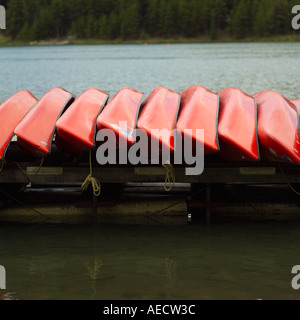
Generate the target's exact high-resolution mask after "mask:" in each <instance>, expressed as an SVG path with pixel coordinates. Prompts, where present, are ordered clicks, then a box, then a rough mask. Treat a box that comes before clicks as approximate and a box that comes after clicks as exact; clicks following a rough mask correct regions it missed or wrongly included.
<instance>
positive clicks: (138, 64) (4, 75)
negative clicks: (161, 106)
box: [0, 42, 300, 101]
mask: <svg viewBox="0 0 300 320" xmlns="http://www.w3.org/2000/svg"><path fill="white" fill-rule="evenodd" d="M299 70H300V43H296V42H295V43H241V44H231V43H226V44H177V45H175V44H172V45H167V44H163V45H147V46H146V45H103V46H65V47H59V46H57V47H47V46H45V47H20V48H18V47H17V48H0V74H1V86H0V101H3V100H5V99H6V98H8V97H9V96H10V95H12V94H13V93H15V92H16V91H17V90H20V89H28V90H31V91H32V93H33V94H35V95H36V96H37V97H38V98H40V97H41V96H42V95H43V94H44V93H45V92H46V91H47V90H49V89H50V88H52V87H53V86H62V87H64V88H65V89H67V90H69V91H72V92H73V93H74V94H76V95H78V94H80V93H81V92H83V91H84V90H85V89H87V88H88V87H91V86H94V87H97V88H99V89H101V90H104V91H106V92H107V93H109V94H111V95H113V94H114V93H115V92H117V91H118V90H119V89H120V88H122V87H124V86H130V87H133V88H135V89H137V90H140V91H142V92H145V93H149V92H150V91H152V90H153V89H154V88H155V87H156V86H160V85H162V86H166V87H169V88H170V89H172V90H174V91H178V92H180V91H183V90H184V89H186V88H187V87H189V86H191V85H194V84H200V85H203V86H205V87H207V88H208V89H210V90H213V91H220V90H222V89H224V88H226V87H238V88H240V89H242V90H244V91H245V92H247V93H249V94H253V93H256V92H258V91H262V90H276V91H278V92H280V93H282V94H284V95H286V96H287V98H300V92H299Z"/></svg>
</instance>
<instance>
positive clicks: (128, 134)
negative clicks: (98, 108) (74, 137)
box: [97, 87, 143, 145]
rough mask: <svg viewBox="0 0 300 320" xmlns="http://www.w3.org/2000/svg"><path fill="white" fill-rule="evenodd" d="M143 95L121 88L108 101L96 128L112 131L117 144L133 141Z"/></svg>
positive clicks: (131, 142) (130, 143)
mask: <svg viewBox="0 0 300 320" xmlns="http://www.w3.org/2000/svg"><path fill="white" fill-rule="evenodd" d="M142 96H143V93H142V92H139V91H136V90H134V89H132V88H127V87H125V88H122V89H121V90H119V91H118V92H117V93H116V94H115V96H114V97H113V98H112V99H111V100H110V101H109V103H108V104H107V106H106V107H105V108H104V110H103V112H101V114H100V115H99V117H98V119H97V128H98V130H101V129H110V130H112V131H114V133H115V135H116V139H117V142H118V143H119V142H120V140H121V139H122V140H123V143H124V142H126V141H127V144H128V145H132V144H133V143H134V141H135V137H134V130H135V127H136V121H137V116H138V112H139V108H140V105H141V99H142Z"/></svg>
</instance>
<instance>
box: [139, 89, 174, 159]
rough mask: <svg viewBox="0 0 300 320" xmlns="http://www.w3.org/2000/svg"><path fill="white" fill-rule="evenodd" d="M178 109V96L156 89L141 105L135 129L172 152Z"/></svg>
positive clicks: (172, 92) (169, 91) (170, 91)
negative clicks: (140, 130)
mask: <svg viewBox="0 0 300 320" xmlns="http://www.w3.org/2000/svg"><path fill="white" fill-rule="evenodd" d="M179 107H180V94H178V93H176V92H174V91H172V90H170V89H167V88H164V87H158V88H156V89H154V90H153V91H152V92H151V93H150V95H149V96H148V97H147V98H146V99H145V101H144V102H143V103H142V106H141V114H140V117H139V120H138V123H137V127H138V128H139V129H142V130H144V131H145V132H146V133H147V134H148V137H151V139H153V140H156V141H157V143H158V144H159V145H160V146H161V148H162V147H163V146H164V147H165V148H166V150H171V151H173V150H174V137H173V133H174V130H175V128H176V123H177V118H178V112H179ZM152 155H154V154H152Z"/></svg>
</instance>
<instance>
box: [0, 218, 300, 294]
mask: <svg viewBox="0 0 300 320" xmlns="http://www.w3.org/2000/svg"><path fill="white" fill-rule="evenodd" d="M0 232H1V233H0V264H2V265H3V266H5V267H6V272H7V290H5V291H1V298H2V299H3V298H7V297H9V298H12V299H34V300H35V299H104V300H106V299H125V300H127V299H201V300H202V299H204V300H206V299H251V300H255V299H291V300H295V299H300V290H299V291H296V290H294V289H292V286H291V281H292V278H293V275H292V274H291V269H292V267H293V266H294V265H299V264H300V250H299V247H300V245H299V243H300V225H299V224H290V223H287V224H267V223H266V224H257V225H256V224H252V225H246V224H234V225H213V226H210V227H206V226H186V227H165V226H164V227H128V226H119V227H112V226H110V227H98V228H93V227H88V226H85V227H62V226H53V227H52V226H30V227H28V226H27V227H24V226H7V225H6V226H1V227H0ZM5 293H7V294H6V295H4V294H5Z"/></svg>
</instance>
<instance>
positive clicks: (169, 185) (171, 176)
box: [163, 161, 175, 192]
mask: <svg viewBox="0 0 300 320" xmlns="http://www.w3.org/2000/svg"><path fill="white" fill-rule="evenodd" d="M163 167H164V168H166V170H167V174H166V180H165V185H164V188H165V190H166V191H167V192H170V191H171V190H172V189H173V188H174V185H175V170H174V167H173V165H172V164H171V163H170V161H167V162H166V163H164V164H163Z"/></svg>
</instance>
